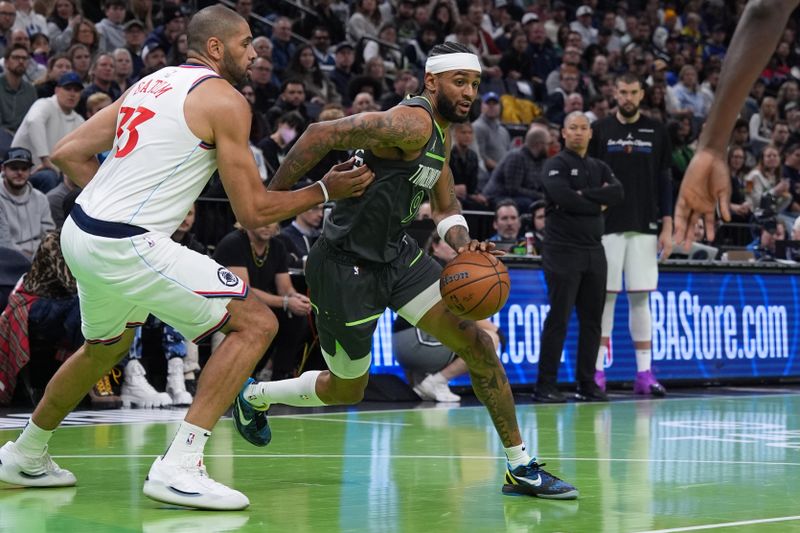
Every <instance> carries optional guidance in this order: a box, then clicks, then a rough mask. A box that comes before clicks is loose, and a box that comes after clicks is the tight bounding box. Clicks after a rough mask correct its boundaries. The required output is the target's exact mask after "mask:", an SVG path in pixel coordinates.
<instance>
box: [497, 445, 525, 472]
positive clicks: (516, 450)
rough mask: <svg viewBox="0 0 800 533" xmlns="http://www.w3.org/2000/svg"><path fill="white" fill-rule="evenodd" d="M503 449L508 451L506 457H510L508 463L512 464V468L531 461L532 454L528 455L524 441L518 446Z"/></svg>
mask: <svg viewBox="0 0 800 533" xmlns="http://www.w3.org/2000/svg"><path fill="white" fill-rule="evenodd" d="M503 450H504V451H505V452H506V458H507V459H508V464H509V465H511V470H514V469H515V468H516V467H518V466H520V465H526V464H528V463H530V462H531V456H530V455H528V452H527V451H526V450H525V443H524V442H523V443H522V444H519V445H517V446H511V447H509V448H503Z"/></svg>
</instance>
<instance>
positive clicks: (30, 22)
mask: <svg viewBox="0 0 800 533" xmlns="http://www.w3.org/2000/svg"><path fill="white" fill-rule="evenodd" d="M14 5H15V6H16V8H17V18H16V20H15V21H14V27H13V29H15V30H23V31H25V32H26V33H27V34H28V35H33V34H34V33H47V20H45V18H44V16H42V15H40V14H39V13H36V12H35V11H34V10H33V2H31V0H14Z"/></svg>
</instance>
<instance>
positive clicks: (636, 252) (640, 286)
mask: <svg viewBox="0 0 800 533" xmlns="http://www.w3.org/2000/svg"><path fill="white" fill-rule="evenodd" d="M615 97H616V100H617V112H616V113H615V114H614V115H611V116H608V117H606V118H604V119H602V120H598V121H597V122H595V123H594V124H593V125H592V129H593V133H592V142H591V144H590V146H589V154H590V155H592V156H593V157H596V158H598V159H602V160H603V161H605V162H606V163H608V165H609V166H610V167H611V170H613V171H614V175H615V176H617V178H618V179H619V180H620V182H622V185H623V187H624V188H625V201H624V202H622V203H621V204H620V205H618V206H617V207H615V208H612V209H609V210H608V211H607V212H606V229H605V235H604V236H603V246H604V247H605V249H606V258H607V259H608V283H607V287H606V291H607V293H606V303H605V309H604V311H603V338H602V341H601V346H600V350H599V352H598V355H597V364H596V370H597V372H596V373H595V382H596V383H597V384H598V386H599V387H600V388H601V389H605V372H604V371H603V368H604V364H605V360H606V356H607V353H608V347H609V338H610V337H611V330H612V327H613V325H614V305H615V303H616V299H617V294H618V293H619V292H621V291H622V276H623V273H624V274H625V290H626V291H627V293H628V302H629V304H630V308H629V309H630V310H629V313H630V321H629V324H630V332H631V337H632V338H633V344H634V347H635V349H636V368H637V373H636V381H635V383H634V389H633V390H634V392H635V393H637V394H655V395H659V396H662V395H664V393H665V392H666V391H665V389H664V387H662V386H661V384H660V383H659V382H658V381H656V379H655V377H654V376H653V372H652V370H651V368H650V364H651V357H652V356H651V350H650V348H651V340H652V332H651V319H650V305H649V296H650V294H649V293H650V292H651V291H654V290H655V289H656V287H657V286H658V259H659V258H660V259H662V260H663V259H666V258H667V257H669V255H670V253H671V252H672V176H671V174H670V163H671V152H672V150H671V147H670V142H669V135H668V134H667V130H666V128H665V127H664V125H663V124H662V123H661V122H658V121H656V120H654V119H651V118H649V117H646V116H644V115H642V114H641V113H640V112H639V103H640V102H641V101H642V98H643V97H644V88H643V86H642V82H641V81H640V80H639V78H637V77H635V76H633V75H632V74H624V75H622V76H620V77H619V78H617V81H616V84H615ZM659 218H660V219H661V224H662V229H661V233H660V234H658V221H659ZM657 234H658V236H656V235H657Z"/></svg>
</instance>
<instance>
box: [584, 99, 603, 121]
mask: <svg viewBox="0 0 800 533" xmlns="http://www.w3.org/2000/svg"><path fill="white" fill-rule="evenodd" d="M607 116H608V100H606V98H605V97H604V96H603V95H601V94H598V95H595V96H593V97H592V98H591V99H590V100H589V110H588V111H587V112H586V118H588V119H589V123H590V124H591V123H592V122H595V121H597V120H600V119H603V118H606V117H607Z"/></svg>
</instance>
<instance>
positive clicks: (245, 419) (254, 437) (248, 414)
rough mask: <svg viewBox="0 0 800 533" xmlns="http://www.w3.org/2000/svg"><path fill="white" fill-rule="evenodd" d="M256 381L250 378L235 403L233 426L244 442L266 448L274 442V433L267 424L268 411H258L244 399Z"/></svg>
mask: <svg viewBox="0 0 800 533" xmlns="http://www.w3.org/2000/svg"><path fill="white" fill-rule="evenodd" d="M255 382H256V380H254V379H253V378H248V379H247V382H245V384H244V386H243V387H242V390H241V391H239V394H238V395H237V396H236V400H235V401H234V402H233V413H232V416H233V425H234V426H236V431H238V432H239V435H241V436H242V437H244V440H246V441H247V442H249V443H250V444H253V445H255V446H266V445H267V444H269V441H271V440H272V432H271V431H270V430H269V423H268V422H267V410H266V409H263V410H261V409H256V407H255V406H253V404H251V403H250V402H248V401H247V400H246V399H245V397H244V391H245V390H247V387H248V386H249V385H252V384H253V383H255Z"/></svg>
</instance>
